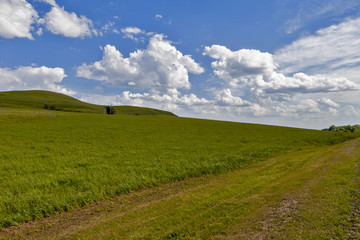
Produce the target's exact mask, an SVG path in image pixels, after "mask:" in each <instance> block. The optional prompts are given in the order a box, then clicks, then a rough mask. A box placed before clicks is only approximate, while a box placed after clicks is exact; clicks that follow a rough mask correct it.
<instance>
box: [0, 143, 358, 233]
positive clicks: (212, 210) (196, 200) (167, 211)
mask: <svg viewBox="0 0 360 240" xmlns="http://www.w3.org/2000/svg"><path fill="white" fill-rule="evenodd" d="M359 150H360V139H355V140H351V141H348V142H346V143H343V144H341V145H336V146H332V147H329V148H328V149H322V150H321V151H322V152H319V153H316V154H317V155H316V154H315V153H313V152H311V151H310V152H309V153H308V155H306V157H305V158H306V159H305V160H303V162H300V161H298V160H296V161H295V160H294V161H293V162H291V161H292V160H289V159H290V158H291V156H294V155H291V154H290V155H289V156H287V157H286V156H285V157H284V158H274V159H269V160H267V161H264V162H262V163H260V164H258V165H257V166H253V167H250V168H247V169H242V170H238V171H234V172H230V173H226V174H223V175H219V176H204V177H200V178H193V179H189V180H185V181H179V182H175V183H170V184H165V185H162V186H159V187H154V188H150V189H145V190H141V191H137V192H133V193H129V194H125V195H122V196H119V197H116V198H113V199H109V200H104V201H100V202H97V203H94V204H91V205H88V206H86V207H83V208H80V209H74V210H70V211H68V212H65V213H62V214H59V215H55V216H51V217H48V218H44V219H39V220H36V221H32V222H29V223H26V224H23V225H20V226H13V227H9V228H6V229H3V230H2V231H0V239H71V238H75V239H78V238H79V239H80V238H81V239H87V238H91V239H102V238H108V239H111V238H113V237H114V236H118V237H119V236H127V238H129V239H130V238H134V239H136V238H142V237H139V236H142V235H139V234H140V233H139V232H137V233H136V231H137V230H139V231H140V232H141V231H142V229H145V228H146V227H148V228H151V229H154V230H153V231H152V230H151V229H150V230H149V232H150V233H149V234H151V232H154V231H158V232H159V234H160V233H161V234H160V235H161V236H166V234H170V235H168V236H170V237H173V238H176V237H177V236H178V235H176V234H177V233H174V232H171V231H170V230H169V231H170V232H169V231H167V230H164V229H161V226H162V225H161V224H168V225H169V227H170V226H171V221H172V217H173V216H174V214H175V213H178V215H181V214H180V213H181V212H182V211H189V212H190V213H192V214H191V217H190V218H184V217H183V218H181V216H180V217H178V218H179V219H181V222H177V223H173V224H174V226H176V229H177V230H179V231H180V230H181V229H183V226H185V225H186V226H191V227H192V228H194V229H195V230H196V229H197V224H200V223H198V221H202V218H205V217H209V216H210V218H211V216H212V215H215V216H216V217H217V218H218V219H214V220H209V223H203V226H206V227H207V225H209V226H210V225H212V224H216V223H218V222H219V221H220V220H219V217H221V219H222V217H223V215H224V213H227V212H229V210H228V209H230V210H231V211H232V212H231V213H229V214H230V215H229V219H228V220H227V219H225V220H224V221H228V223H224V226H223V227H225V228H226V229H224V231H225V230H226V232H227V233H226V234H225V233H222V234H223V235H220V236H219V237H218V238H220V239H223V238H228V239H239V238H246V239H267V238H269V237H270V234H272V233H273V231H281V230H284V228H285V227H286V226H287V224H288V223H289V222H291V221H293V220H294V219H293V218H294V214H295V213H296V212H297V211H299V207H300V206H301V204H302V202H303V199H304V198H305V197H307V196H306V195H307V194H311V189H312V187H313V185H315V184H316V183H317V181H319V179H321V177H322V175H325V173H326V172H327V168H328V166H331V164H333V163H334V162H336V161H344V159H345V160H346V159H350V158H354V157H356V156H360V155H359V154H360V151H359ZM331 151H332V152H331ZM325 153H329V155H326V154H325ZM331 153H332V154H331ZM329 156H332V157H329ZM313 158H314V159H317V161H318V162H316V161H314V160H313ZM284 159H286V161H288V162H286V161H285V160H284ZM280 160H281V161H280ZM305 163H306V164H308V165H309V166H308V168H307V169H310V170H311V171H313V172H309V174H308V175H304V176H303V175H299V174H300V173H299V172H296V171H295V170H296V169H301V167H303V165H304V166H305ZM296 164H298V165H296ZM310 164H312V165H310ZM306 166H307V165H306ZM283 169H286V170H287V171H284V170H283ZM314 173H316V174H314ZM296 174H298V175H299V176H300V178H299V179H304V180H303V181H304V183H301V184H300V183H299V186H300V187H299V189H301V191H297V192H294V191H295V190H294V189H293V188H292V187H293V186H292V185H290V183H289V180H288V179H295V177H294V176H298V175H296ZM254 176H255V177H256V179H257V180H256V181H255V180H251V177H254ZM296 179H298V178H296ZM250 183H251V185H250ZM264 183H271V184H269V187H267V186H264ZM287 184H288V185H287ZM287 186H288V188H287ZM282 187H283V188H284V189H281V188H282ZM272 188H273V189H275V190H273V189H272ZM279 188H280V190H276V189H279ZM230 199H231V201H230ZM264 199H268V200H266V201H265V200H264ZM236 204H237V205H236ZM252 204H253V205H252ZM256 204H262V205H261V206H260V205H259V206H257V205H256ZM354 204H355V207H354V211H358V208H357V207H356V204H357V203H354ZM188 205H189V206H192V207H187V206H188ZM228 205H229V206H228ZM204 206H205V207H204ZM220 206H222V209H220V210H216V208H217V207H219V208H220ZM239 206H241V208H240V207H239ZM244 206H245V207H244ZM226 208H228V209H226ZM183 209H184V210H183ZM194 209H195V211H194ZM223 209H225V210H223ZM245 213H246V214H248V215H249V217H247V216H246V215H245ZM207 214H209V216H207ZM216 214H218V216H217V215H216ZM231 214H233V215H231ZM161 218H165V220H162V219H161ZM191 218H193V219H191ZM353 218H355V219H353V221H354V222H359V214H357V212H356V214H354V215H353ZM194 219H195V220H194ZM196 219H198V220H196ZM177 221H178V220H177ZM192 221H193V222H192ZM221 221H222V220H221ZM254 222H256V224H257V225H258V226H257V227H256V226H253V227H252V228H249V229H250V230H249V229H247V225H246V224H252V223H254ZM150 223H151V224H153V225H149V224H150ZM155 223H156V224H157V225H156V224H155ZM244 224H245V225H244ZM199 226H202V225H199ZM228 226H230V227H229V228H228ZM156 227H157V228H156ZM220 227H222V226H220ZM220 227H219V228H220ZM356 227H357V226H356ZM356 227H355V225H354V227H352V228H351V229H352V230H351V231H352V233H351V236H359V232H358V230H359V229H358V227H357V229H356ZM120 228H121V229H122V230H121V231H120V230H119V229H120ZM256 228H257V229H258V230H254V229H256ZM111 229H116V231H119V232H118V233H117V235H112V233H111ZM147 230H148V229H147ZM205 230H206V229H205ZM205 230H204V231H205ZM109 231H110V232H109ZM78 234H80V235H78ZM121 234H122V235H121ZM224 234H225V235H224ZM149 236H150V235H149ZM196 236H198V237H199V238H202V237H201V236H203V235H195V238H197V237H196ZM214 238H217V237H214Z"/></svg>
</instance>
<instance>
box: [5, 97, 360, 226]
mask: <svg viewBox="0 0 360 240" xmlns="http://www.w3.org/2000/svg"><path fill="white" fill-rule="evenodd" d="M38 106H39V107H41V105H40V103H38ZM7 109H9V110H7ZM0 110H1V111H0V132H1V138H0V166H1V168H0V176H1V181H0V190H1V191H0V228H4V227H7V226H10V225H17V224H20V223H23V222H26V221H29V220H33V219H38V218H42V217H46V216H49V215H53V214H57V213H61V212H64V211H68V210H70V209H76V208H79V207H81V206H84V205H88V204H90V203H93V202H96V201H99V200H102V199H108V198H111V197H115V196H118V195H121V194H124V193H128V192H133V191H137V190H140V189H144V188H149V187H154V186H159V185H162V184H165V183H170V182H175V181H178V180H184V179H189V178H193V177H199V176H203V175H209V174H223V173H226V172H229V171H234V170H237V169H243V168H246V167H249V166H251V165H252V164H255V163H258V162H261V161H263V160H265V159H268V158H270V157H272V156H278V155H280V154H282V153H285V152H289V151H295V152H296V151H299V150H301V149H307V148H309V147H322V146H328V145H331V144H335V143H338V142H343V141H345V140H348V139H351V138H354V137H356V136H358V135H354V134H352V133H338V132H329V131H315V130H306V129H296V128H285V127H275V126H264V125H256V124H244V123H234V122H222V121H210V120H201V119H189V118H181V117H170V116H134V115H112V116H110V115H103V114H93V113H74V112H61V111H46V110H42V111H39V110H35V111H34V110H31V109H27V110H26V111H24V110H22V109H14V108H11V109H10V108H3V109H0Z"/></svg>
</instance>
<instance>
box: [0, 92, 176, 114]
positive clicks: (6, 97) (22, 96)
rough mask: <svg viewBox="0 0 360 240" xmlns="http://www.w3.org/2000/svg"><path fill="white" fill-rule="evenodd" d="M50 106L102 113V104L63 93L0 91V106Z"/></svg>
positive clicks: (128, 110) (139, 110) (127, 109)
mask: <svg viewBox="0 0 360 240" xmlns="http://www.w3.org/2000/svg"><path fill="white" fill-rule="evenodd" d="M45 105H46V107H47V108H49V109H50V108H51V109H52V110H57V111H68V112H85V113H102V114H103V113H104V106H101V105H95V104H89V103H85V102H82V101H79V100H77V99H75V98H72V97H69V96H67V95H64V94H60V93H55V92H49V91H41V90H33V91H10V92H0V107H8V108H9V107H10V108H32V109H44V107H45ZM114 108H115V110H116V114H120V115H169V116H175V115H174V114H173V113H171V112H167V111H162V110H157V109H152V108H143V107H132V106H115V107H114Z"/></svg>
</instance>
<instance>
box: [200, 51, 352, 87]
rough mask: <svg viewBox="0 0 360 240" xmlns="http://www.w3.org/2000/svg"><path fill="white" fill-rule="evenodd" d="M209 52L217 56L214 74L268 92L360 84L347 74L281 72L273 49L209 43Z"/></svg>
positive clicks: (229, 81) (207, 53)
mask: <svg viewBox="0 0 360 240" xmlns="http://www.w3.org/2000/svg"><path fill="white" fill-rule="evenodd" d="M204 54H205V55H208V56H210V57H211V58H214V59H217V60H216V61H214V62H212V63H211V67H212V68H213V69H214V74H215V75H216V76H218V77H220V78H221V79H223V80H224V81H226V82H227V83H229V84H230V85H232V86H233V87H234V86H235V87H236V86H238V83H240V84H242V85H245V86H248V87H250V88H253V90H263V91H265V92H267V93H294V94H295V93H313V92H338V91H350V90H357V89H359V86H358V85H357V84H356V83H354V82H352V81H350V80H348V79H346V78H343V77H332V76H330V75H314V76H309V75H307V74H305V73H295V74H293V75H292V76H291V77H287V76H285V75H284V74H282V73H278V72H277V70H276V68H277V65H276V64H275V63H274V61H273V56H272V55H271V54H270V53H263V52H260V51H258V50H248V49H242V50H239V51H231V50H229V49H228V48H226V47H224V46H219V45H213V46H211V47H205V51H204Z"/></svg>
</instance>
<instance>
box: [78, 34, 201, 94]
mask: <svg viewBox="0 0 360 240" xmlns="http://www.w3.org/2000/svg"><path fill="white" fill-rule="evenodd" d="M202 72H204V69H203V68H202V67H201V66H200V65H199V64H198V63H196V62H195V61H194V60H193V59H192V58H191V57H190V56H189V55H185V56H184V55H183V54H182V53H181V52H180V51H178V50H177V49H176V48H175V47H174V46H172V45H171V42H170V41H169V40H166V39H164V36H163V35H160V34H157V35H154V36H153V37H152V38H151V39H150V41H149V45H148V46H147V48H146V49H144V50H137V51H135V52H133V53H130V56H129V58H124V57H123V55H122V54H121V53H120V52H119V51H118V50H117V49H116V48H115V47H114V46H111V45H106V46H105V47H104V54H103V58H102V60H100V61H97V62H95V63H92V64H89V65H88V64H83V65H82V66H80V67H78V68H77V76H78V77H84V78H88V79H94V80H99V81H104V83H105V84H106V85H109V86H114V87H135V88H137V89H148V88H150V89H152V90H153V91H160V92H168V91H170V90H171V89H178V88H184V89H189V88H190V82H189V73H193V74H200V73H202Z"/></svg>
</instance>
